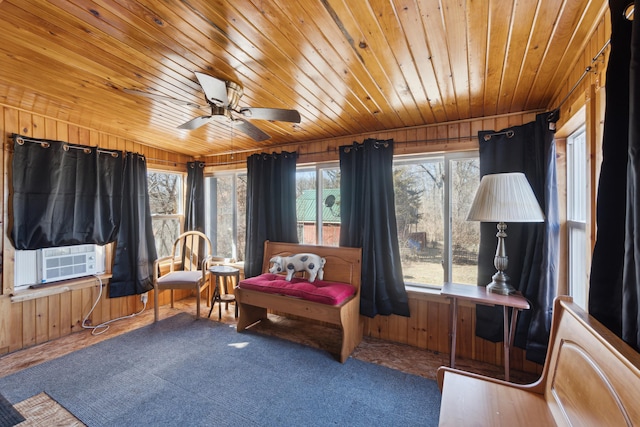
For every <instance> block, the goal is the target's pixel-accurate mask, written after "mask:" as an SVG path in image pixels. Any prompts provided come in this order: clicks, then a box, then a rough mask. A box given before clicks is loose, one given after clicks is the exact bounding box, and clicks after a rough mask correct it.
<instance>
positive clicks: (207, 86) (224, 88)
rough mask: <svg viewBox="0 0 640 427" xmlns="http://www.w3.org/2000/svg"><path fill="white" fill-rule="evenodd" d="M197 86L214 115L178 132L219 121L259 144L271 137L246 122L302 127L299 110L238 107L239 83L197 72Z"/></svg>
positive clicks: (161, 98) (193, 121)
mask: <svg viewBox="0 0 640 427" xmlns="http://www.w3.org/2000/svg"><path fill="white" fill-rule="evenodd" d="M195 75H196V78H197V79H198V83H200V87H201V88H202V92H203V93H204V98H205V101H207V104H209V107H210V108H211V114H208V115H205V116H199V117H196V118H194V119H191V120H189V121H188V122H186V123H183V124H181V125H180V126H178V129H188V130H192V129H197V128H199V127H200V126H203V125H205V124H207V123H209V122H210V121H211V120H216V121H220V122H224V123H228V124H230V125H232V126H234V127H235V128H237V129H238V130H240V131H241V132H243V133H245V134H247V135H249V136H250V137H251V138H253V139H254V140H256V141H264V140H266V139H269V138H271V137H270V136H269V134H267V133H266V132H264V131H262V130H261V129H260V128H258V127H257V126H255V125H253V124H252V123H249V122H248V121H247V120H246V119H258V120H270V121H282V122H292V123H300V113H298V111H296V110H286V109H282V108H256V107H238V103H239V101H240V98H241V97H242V94H243V90H242V86H240V85H239V84H238V83H236V82H232V81H225V80H220V79H218V78H216V77H213V76H210V75H208V74H204V73H200V72H198V71H196V72H195ZM123 90H124V92H127V93H131V94H135V95H141V96H146V97H148V98H151V99H156V100H159V101H168V102H172V103H174V104H178V105H185V106H188V107H194V108H202V107H201V106H200V105H198V104H194V103H193V102H188V101H183V100H179V99H175V98H171V97H168V96H162V95H156V94H153V93H148V92H143V91H139V90H136V89H123Z"/></svg>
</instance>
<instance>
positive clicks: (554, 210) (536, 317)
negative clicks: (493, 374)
mask: <svg viewBox="0 0 640 427" xmlns="http://www.w3.org/2000/svg"><path fill="white" fill-rule="evenodd" d="M556 118H557V116H556V115H555V114H554V113H545V114H539V115H538V116H537V117H536V121H535V122H531V123H528V124H525V125H522V126H514V127H511V128H508V129H503V130H501V131H499V132H495V131H481V132H479V133H478V138H479V141H480V175H481V177H482V176H484V175H487V174H494V173H507V172H523V173H524V174H525V176H526V177H527V179H528V181H529V184H531V187H532V188H533V191H534V193H535V195H536V198H537V199H538V203H539V204H540V207H541V208H542V210H543V212H544V214H545V217H546V218H545V222H544V223H509V224H507V226H508V228H507V238H506V242H505V244H506V247H507V255H508V256H509V267H508V270H507V272H506V273H507V275H508V276H509V277H510V278H511V286H513V287H514V288H516V290H518V291H520V292H521V293H522V295H523V296H524V297H525V298H527V300H529V303H530V305H531V309H529V310H524V311H523V312H522V314H521V315H520V316H519V317H518V324H517V325H516V335H515V345H517V346H518V347H521V348H524V349H526V357H527V359H529V360H532V361H534V362H537V363H544V359H545V356H546V350H547V345H548V343H549V332H550V330H551V314H552V309H553V299H554V297H555V295H556V289H557V280H558V276H557V266H558V250H559V229H560V227H559V218H558V195H557V179H556V163H555V158H556V156H555V142H554V138H553V132H552V131H551V130H549V128H550V121H551V120H555V119H556ZM496 245H497V240H496V224H495V223H482V224H481V225H480V251H479V254H478V285H479V286H485V285H487V284H488V283H490V282H491V276H492V275H493V274H495V272H496V269H495V267H494V265H493V258H494V255H495V251H496ZM502 316H503V310H502V307H488V306H482V305H478V306H477V308H476V317H477V319H476V335H478V336H479V337H481V338H484V339H487V340H490V341H493V342H498V341H502V339H503V336H504V335H503V330H502V328H503V317H502Z"/></svg>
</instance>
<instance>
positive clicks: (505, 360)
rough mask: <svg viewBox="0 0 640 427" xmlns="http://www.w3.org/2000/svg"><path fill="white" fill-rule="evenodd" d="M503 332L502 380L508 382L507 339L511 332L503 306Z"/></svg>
mask: <svg viewBox="0 0 640 427" xmlns="http://www.w3.org/2000/svg"><path fill="white" fill-rule="evenodd" d="M503 310H504V311H503V313H504V314H503V318H504V319H503V321H504V325H503V330H504V380H505V381H509V359H510V354H509V344H510V343H509V339H510V337H511V330H510V328H509V308H508V307H507V306H506V305H505V306H503Z"/></svg>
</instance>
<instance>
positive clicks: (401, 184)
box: [394, 153, 480, 285]
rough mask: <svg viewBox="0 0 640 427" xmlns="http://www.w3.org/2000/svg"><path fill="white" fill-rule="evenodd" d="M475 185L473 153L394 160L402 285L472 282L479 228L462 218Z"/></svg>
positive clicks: (476, 164) (476, 166) (477, 172)
mask: <svg viewBox="0 0 640 427" xmlns="http://www.w3.org/2000/svg"><path fill="white" fill-rule="evenodd" d="M479 181H480V168H479V160H478V157H477V154H476V153H473V154H469V153H460V154H447V155H444V156H423V157H411V158H398V159H396V160H395V162H394V187H395V202H396V222H397V226H398V240H399V245H400V255H401V261H402V269H403V273H404V278H405V282H407V283H411V284H416V285H441V284H442V283H443V282H457V283H466V284H473V285H475V284H476V282H477V280H476V278H477V255H478V247H479V243H480V230H479V224H478V223H476V222H469V221H466V216H467V213H468V211H469V208H470V206H471V202H472V201H473V197H474V195H475V192H476V189H477V187H478V184H479Z"/></svg>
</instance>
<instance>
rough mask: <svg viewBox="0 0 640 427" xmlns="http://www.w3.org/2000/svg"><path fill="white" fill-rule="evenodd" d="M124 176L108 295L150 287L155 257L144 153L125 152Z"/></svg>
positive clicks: (116, 295)
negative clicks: (119, 218)
mask: <svg viewBox="0 0 640 427" xmlns="http://www.w3.org/2000/svg"><path fill="white" fill-rule="evenodd" d="M123 175H124V178H123V191H122V219H121V221H120V231H119V233H118V241H117V244H116V254H115V259H114V263H113V270H112V273H113V276H112V278H111V281H110V284H109V297H110V298H113V297H122V296H127V295H136V294H142V293H145V292H147V291H150V290H152V289H153V262H154V261H155V260H156V259H157V258H158V256H157V254H156V244H155V239H154V236H153V227H152V225H151V210H150V208H149V192H148V190H147V188H148V187H147V165H146V160H145V158H144V156H142V155H140V154H136V153H126V155H125V164H124V173H123Z"/></svg>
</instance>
